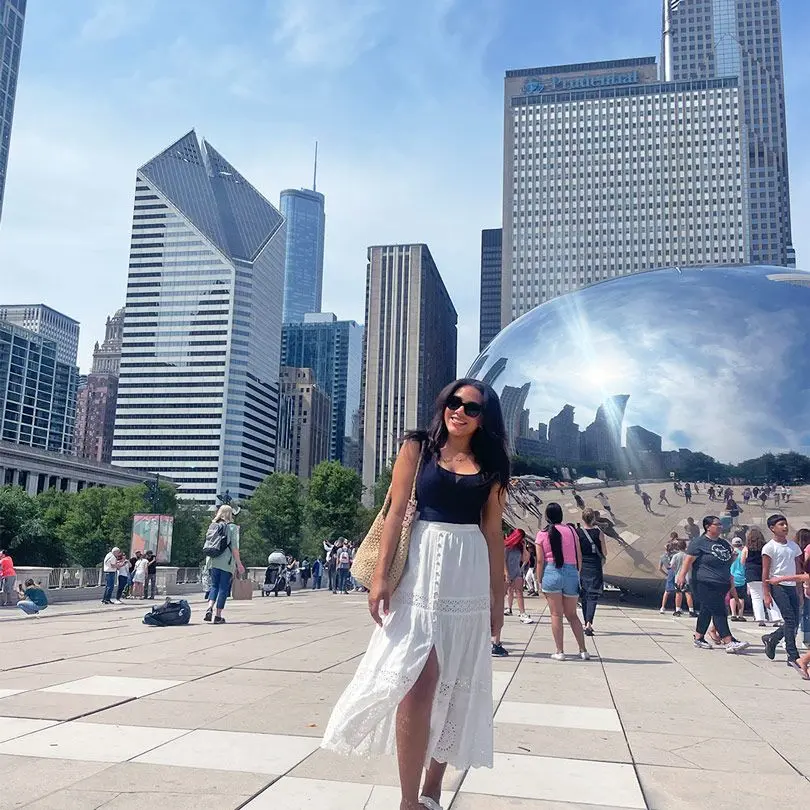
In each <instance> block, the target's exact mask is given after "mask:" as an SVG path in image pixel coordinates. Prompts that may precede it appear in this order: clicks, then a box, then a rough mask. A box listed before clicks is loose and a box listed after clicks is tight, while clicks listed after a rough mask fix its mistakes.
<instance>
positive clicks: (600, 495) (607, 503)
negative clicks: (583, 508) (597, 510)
mask: <svg viewBox="0 0 810 810" xmlns="http://www.w3.org/2000/svg"><path fill="white" fill-rule="evenodd" d="M596 499H597V500H598V501H599V503H601V504H602V506H603V507H604V509H605V511H606V512H607V513H608V514H609V515H610V516H611V517H612V518H613V519H614V520H615V519H616V516H615V515H614V514H613V510H612V509H611V508H610V501H609V500H608V496H607V495H605V493H604V492H598V493H597V494H596Z"/></svg>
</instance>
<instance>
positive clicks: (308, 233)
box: [281, 189, 326, 323]
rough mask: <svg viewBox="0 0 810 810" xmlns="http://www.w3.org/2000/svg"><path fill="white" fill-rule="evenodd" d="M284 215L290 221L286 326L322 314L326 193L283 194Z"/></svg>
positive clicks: (285, 280)
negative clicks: (306, 317) (307, 314)
mask: <svg viewBox="0 0 810 810" xmlns="http://www.w3.org/2000/svg"><path fill="white" fill-rule="evenodd" d="M281 213H282V214H284V218H285V219H286V220H287V258H286V260H285V268H284V323H300V322H301V321H303V320H304V315H305V313H307V312H320V311H321V294H322V291H323V237H324V228H325V226H326V214H325V212H324V198H323V194H321V193H319V192H317V191H314V190H312V191H310V190H309V189H287V190H286V191H282V192H281Z"/></svg>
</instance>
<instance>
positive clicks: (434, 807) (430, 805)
mask: <svg viewBox="0 0 810 810" xmlns="http://www.w3.org/2000/svg"><path fill="white" fill-rule="evenodd" d="M419 804H421V805H422V807H427V810H442V806H441V805H440V804H439V803H438V802H436V801H434V800H433V799H431V798H430V796H420V797H419Z"/></svg>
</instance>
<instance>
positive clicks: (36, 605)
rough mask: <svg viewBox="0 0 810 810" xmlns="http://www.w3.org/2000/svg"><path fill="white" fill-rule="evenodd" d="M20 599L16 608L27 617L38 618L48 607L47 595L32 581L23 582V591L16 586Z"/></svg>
mask: <svg viewBox="0 0 810 810" xmlns="http://www.w3.org/2000/svg"><path fill="white" fill-rule="evenodd" d="M17 590H18V592H19V595H20V598H19V600H18V602H17V607H18V608H19V609H20V610H21V611H22V612H23V613H25V614H27V615H28V616H39V614H40V613H41V612H42V611H43V610H45V608H46V607H48V594H47V593H45V591H44V590H42V588H41V587H40V586H39V585H37V584H36V583H35V582H34V580H33V579H26V580H25V590H23V588H22V587H21V586H19V585H18V586H17Z"/></svg>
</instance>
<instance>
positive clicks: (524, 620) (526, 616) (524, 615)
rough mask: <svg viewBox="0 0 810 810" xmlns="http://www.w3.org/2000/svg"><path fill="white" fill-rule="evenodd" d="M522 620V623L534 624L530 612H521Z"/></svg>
mask: <svg viewBox="0 0 810 810" xmlns="http://www.w3.org/2000/svg"><path fill="white" fill-rule="evenodd" d="M520 621H521V623H522V624H534V619H533V618H532V617H531V616H529V614H528V613H521V614H520Z"/></svg>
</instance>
